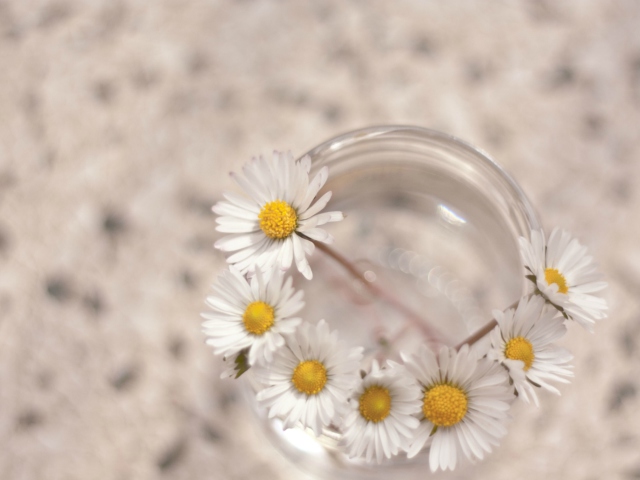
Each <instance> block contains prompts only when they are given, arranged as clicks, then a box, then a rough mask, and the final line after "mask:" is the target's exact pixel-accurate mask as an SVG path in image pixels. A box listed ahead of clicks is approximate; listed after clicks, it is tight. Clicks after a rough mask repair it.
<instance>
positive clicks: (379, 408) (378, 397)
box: [360, 385, 391, 423]
mask: <svg viewBox="0 0 640 480" xmlns="http://www.w3.org/2000/svg"><path fill="white" fill-rule="evenodd" d="M389 412H391V395H390V394H389V390H388V389H387V388H384V387H381V386H379V385H373V386H371V387H369V388H367V389H366V390H365V391H364V393H363V394H362V395H360V415H362V416H363V417H364V418H365V419H366V420H368V421H369V422H373V423H378V422H381V421H382V420H384V419H385V418H387V416H388V415H389Z"/></svg>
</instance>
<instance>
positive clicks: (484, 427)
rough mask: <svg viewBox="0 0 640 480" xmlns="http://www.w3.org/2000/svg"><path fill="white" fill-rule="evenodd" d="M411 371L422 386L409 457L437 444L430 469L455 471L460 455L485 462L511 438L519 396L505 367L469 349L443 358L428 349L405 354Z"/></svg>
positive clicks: (449, 351)
mask: <svg viewBox="0 0 640 480" xmlns="http://www.w3.org/2000/svg"><path fill="white" fill-rule="evenodd" d="M402 358H403V360H404V361H405V365H406V367H407V369H408V370H409V372H410V373H411V374H412V375H414V376H415V377H416V379H417V380H418V383H419V384H420V386H421V387H422V402H421V404H422V405H421V406H422V411H421V412H420V414H419V418H420V426H419V427H418V429H417V430H416V433H415V435H414V438H413V442H412V443H411V445H410V446H409V448H408V449H407V456H408V457H409V458H412V457H414V456H415V455H417V454H418V452H420V450H422V448H423V446H424V445H425V444H426V443H427V441H428V440H429V439H431V443H430V445H431V446H430V450H429V466H430V468H431V471H432V472H435V471H436V470H437V469H438V468H440V469H442V470H447V469H451V470H453V469H454V468H455V466H456V464H457V462H458V455H459V452H462V453H463V454H464V456H465V457H467V458H468V459H469V460H474V459H476V458H477V459H482V458H483V457H484V454H485V452H491V446H492V445H498V441H499V439H500V438H502V437H503V436H504V435H506V433H507V429H506V427H505V423H506V421H507V419H508V413H507V412H508V410H509V407H510V402H511V401H512V400H513V398H514V396H513V393H512V392H511V390H510V389H509V387H508V380H509V377H508V375H507V373H506V371H505V369H504V368H502V367H501V366H500V364H499V363H497V362H493V361H491V360H488V359H486V358H483V359H480V360H478V359H477V358H476V354H475V353H474V351H471V350H469V346H468V345H464V346H463V347H462V348H461V349H460V351H458V352H456V350H455V349H453V348H448V347H443V348H442V349H441V350H440V352H439V354H438V356H436V355H435V353H433V352H432V351H431V350H430V349H428V348H427V347H426V346H423V347H422V348H421V349H420V351H419V352H418V354H417V355H410V356H408V355H404V354H403V355H402Z"/></svg>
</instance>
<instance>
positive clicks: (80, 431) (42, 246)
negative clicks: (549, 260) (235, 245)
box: [0, 0, 640, 480]
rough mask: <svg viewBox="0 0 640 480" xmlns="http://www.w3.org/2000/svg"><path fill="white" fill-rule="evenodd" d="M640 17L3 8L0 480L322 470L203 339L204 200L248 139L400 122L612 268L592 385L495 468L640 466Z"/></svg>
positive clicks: (594, 349)
mask: <svg viewBox="0 0 640 480" xmlns="http://www.w3.org/2000/svg"><path fill="white" fill-rule="evenodd" d="M638 25H640V3H638V2H636V1H634V0H627V1H604V0H603V1H567V2H551V1H531V2H515V1H514V2H504V1H492V2H472V1H453V2H432V1H419V0H414V1H408V0H407V1H399V2H383V1H370V2H364V1H348V2H340V1H315V2H298V1H295V0H290V1H281V2H261V1H248V0H245V1H237V2H232V1H215V0H198V1H183V0H159V1H155V2H143V1H135V0H130V1H111V0H103V1H100V0H94V1H81V0H59V1H40V0H28V1H22V0H14V1H2V0H0V64H1V65H2V67H1V68H0V446H1V448H0V478H2V479H7V480H36V479H47V480H75V479H83V480H86V479H96V480H121V479H141V480H147V479H156V478H171V479H190V480H197V479H207V480H214V479H239V480H240V479H255V478H262V479H275V480H280V479H282V480H284V479H294V478H295V479H298V478H301V474H300V473H299V472H298V471H297V470H296V469H295V468H294V467H293V466H291V465H290V464H289V463H288V462H287V461H285V460H284V459H282V458H279V457H278V456H277V454H276V453H275V452H274V451H273V450H272V449H271V448H270V447H269V446H268V445H265V444H264V440H263V439H261V438H260V437H259V436H257V435H256V433H255V430H254V429H253V425H252V420H251V416H250V415H249V414H248V412H247V411H246V408H245V407H243V405H242V402H239V399H238V396H237V392H235V390H234V388H233V386H230V383H229V382H223V381H220V380H218V376H219V373H220V370H221V368H222V367H221V365H220V363H219V362H218V361H217V360H216V359H215V358H213V356H212V355H211V352H210V351H209V350H208V349H207V348H206V346H205V345H204V341H203V337H202V335H201V333H200V328H199V321H200V320H199V312H200V311H201V310H202V308H203V299H204V297H205V295H206V294H207V291H208V285H209V283H210V282H211V281H212V279H213V278H214V276H215V273H216V271H217V270H218V269H219V268H220V267H221V266H222V265H223V261H224V260H223V257H222V256H221V255H220V254H219V253H217V252H215V251H214V250H213V248H212V247H211V244H212V243H213V241H214V240H215V239H216V238H217V237H218V234H216V232H215V231H214V218H213V216H212V214H211V213H210V210H209V209H210V206H211V205H212V204H213V203H214V202H215V201H216V200H217V199H219V198H220V192H221V189H222V188H226V187H227V186H228V182H227V177H226V172H227V171H229V170H231V169H236V168H238V166H239V165H241V163H242V162H244V161H245V160H246V159H248V158H249V157H250V156H251V155H253V154H256V153H259V152H267V151H269V150H271V149H273V148H280V149H291V150H293V151H294V152H295V153H302V152H303V151H306V150H307V149H309V148H311V147H313V146H314V145H316V144H318V143H320V142H321V141H323V140H325V139H327V138H329V137H331V136H333V135H335V134H338V133H342V132H345V131H348V130H352V129H354V128H358V127H363V126H368V125H373V124H389V123H396V124H413V125H420V126H425V127H431V128H434V129H437V130H441V131H445V132H448V133H451V134H454V135H456V136H458V137H460V138H463V139H466V140H467V141H469V142H471V143H473V144H475V145H477V146H479V147H481V148H483V149H484V150H486V151H487V152H489V153H490V154H491V155H492V156H493V157H494V158H496V159H497V160H498V161H499V162H500V163H501V164H502V165H503V166H504V167H505V168H506V169H507V170H508V171H509V172H510V173H511V174H512V175H513V176H514V177H515V178H516V179H517V180H518V181H519V183H520V184H521V186H522V187H523V189H524V190H525V192H526V193H527V194H528V195H529V197H530V199H531V200H532V202H533V203H534V204H535V205H536V206H537V208H538V211H539V213H540V217H541V218H542V219H543V220H544V223H545V225H546V226H547V227H548V228H549V227H552V226H555V225H560V226H564V227H565V228H568V229H570V230H571V231H572V232H574V233H575V234H576V235H577V236H578V237H579V238H581V239H582V240H583V241H584V242H585V243H586V244H587V245H588V246H589V247H590V249H591V251H592V252H593V254H594V255H595V256H596V258H597V259H598V260H599V262H600V264H601V266H602V269H603V270H604V271H605V273H606V275H607V278H608V280H609V281H610V288H609V289H608V290H607V292H606V296H607V299H608V301H609V302H610V307H611V316H610V319H609V320H607V321H606V322H602V323H601V324H599V325H598V327H597V331H596V334H595V335H590V334H588V333H585V332H583V331H582V330H580V329H578V328H572V329H571V331H570V335H569V336H568V337H567V339H566V341H565V342H564V344H565V346H567V347H568V348H570V349H571V350H572V351H573V353H574V355H575V356H576V360H575V374H576V378H575V380H574V381H573V383H572V384H571V385H568V386H563V387H562V396H561V397H555V396H553V395H543V396H542V406H541V407H540V408H539V409H535V408H525V406H522V405H521V406H519V407H517V408H516V411H515V412H514V417H515V418H514V421H513V423H512V424H511V426H510V432H509V436H508V437H507V439H506V440H505V441H504V442H503V445H502V446H501V447H500V449H499V450H498V451H497V452H496V453H495V454H493V455H492V456H491V457H489V459H488V460H487V461H485V462H483V463H480V464H479V465H478V467H477V468H476V469H475V470H474V472H475V476H474V478H478V479H481V478H482V479H485V478H486V479H492V480H501V479H504V480H507V479H509V480H511V479H513V478H520V479H532V480H533V479H536V480H538V479H540V478H549V479H554V478H562V479H565V480H573V479H576V480H582V479H584V480H591V479H601V478H607V479H634V478H640V434H639V433H638V426H639V425H640V408H639V407H640V398H639V396H638V388H640V385H639V383H640V380H638V378H639V376H638V367H640V315H639V312H638V306H639V304H640V300H638V292H639V291H640V249H639V248H638V243H639V239H640V213H639V212H640V195H639V194H638V191H637V185H638V184H639V182H640V161H639V159H640V143H639V142H638V140H637V138H638V137H637V134H638V125H640V29H639V28H638ZM449 478H456V474H454V475H450V476H449Z"/></svg>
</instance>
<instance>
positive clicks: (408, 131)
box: [300, 125, 542, 236]
mask: <svg viewBox="0 0 640 480" xmlns="http://www.w3.org/2000/svg"><path fill="white" fill-rule="evenodd" d="M396 133H402V134H405V135H406V136H407V137H414V138H415V139H420V138H424V137H426V138H428V139H430V140H435V141H439V142H441V143H444V144H447V145H449V146H453V147H456V148H459V149H461V150H465V151H467V152H469V153H471V154H472V155H474V156H475V157H476V158H477V159H479V160H480V161H482V162H483V163H484V164H485V165H487V166H488V167H489V168H490V169H492V170H493V171H494V172H495V173H496V174H497V175H498V176H499V177H500V178H501V180H502V181H503V182H504V184H505V186H506V187H507V188H508V190H510V193H511V195H513V197H515V198H517V199H518V205H519V208H520V210H521V211H522V213H523V215H524V216H525V217H526V218H527V220H528V222H529V225H530V227H531V230H539V229H541V228H542V227H541V224H540V221H539V220H538V215H537V213H536V210H535V208H534V207H533V205H532V203H531V202H530V200H529V198H528V197H527V196H526V194H525V193H524V191H523V190H522V187H520V185H519V184H518V182H516V181H515V179H514V178H513V177H512V176H511V175H510V174H509V173H508V172H507V171H506V170H505V169H504V168H503V167H502V165H500V164H499V163H498V162H497V161H496V160H494V159H493V157H491V156H490V155H489V154H488V153H487V152H485V151H484V150H483V149H481V148H479V147H476V146H474V145H472V144H470V143H469V142H466V141H464V140H462V139H460V138H458V137H456V136H454V135H450V134H448V133H443V132H440V131H438V130H433V129H430V128H426V127H419V126H415V125H373V126H369V127H364V128H359V129H355V130H351V131H348V132H345V133H342V134H340V135H336V136H334V137H331V138H329V139H328V140H325V141H324V142H322V143H320V144H318V145H317V146H315V147H313V148H312V149H310V150H309V151H307V152H306V153H305V154H303V155H302V156H301V157H300V158H302V157H305V156H306V155H309V156H310V157H311V160H312V161H313V160H314V159H315V158H317V157H319V156H322V155H323V154H325V153H326V152H333V151H336V150H339V149H342V148H344V147H346V146H353V145H357V144H358V143H361V142H364V141H366V140H369V139H371V138H378V137H384V136H386V135H390V134H396ZM528 234H529V232H527V236H528Z"/></svg>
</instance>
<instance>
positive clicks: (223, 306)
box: [202, 266, 304, 365]
mask: <svg viewBox="0 0 640 480" xmlns="http://www.w3.org/2000/svg"><path fill="white" fill-rule="evenodd" d="M292 283H293V279H292V278H291V277H289V278H287V280H286V281H284V276H283V273H282V272H281V271H280V270H279V269H277V268H276V269H274V270H272V271H271V272H268V278H267V276H266V275H265V274H263V273H262V272H261V271H260V270H257V271H256V275H255V276H254V277H253V278H252V279H251V280H250V281H248V280H247V279H246V278H245V277H244V276H243V275H242V274H241V273H240V272H239V271H238V270H237V269H236V268H234V267H233V266H230V267H229V269H227V270H225V271H224V272H223V273H222V275H220V276H219V277H218V282H217V283H216V284H215V285H213V291H214V294H213V295H211V296H208V297H207V305H209V307H211V308H212V309H213V312H206V313H203V314H202V316H203V317H204V318H205V319H206V321H205V322H203V323H202V327H203V331H204V333H205V334H206V335H207V336H208V337H209V338H208V339H207V344H208V345H211V346H212V347H213V353H215V354H216V355H224V357H225V358H227V357H232V356H234V355H235V354H237V353H238V352H240V351H241V350H244V349H246V348H248V349H249V354H248V357H249V365H254V364H255V363H256V362H257V361H267V362H270V361H271V360H272V358H273V352H274V351H275V350H276V349H277V348H278V347H281V346H282V345H284V338H283V335H284V334H288V333H292V332H293V331H294V330H295V328H296V327H297V326H298V324H299V323H300V322H301V319H300V318H292V315H294V314H296V313H297V312H298V311H300V310H301V309H302V307H303V306H304V302H303V301H302V296H303V292H302V291H301V290H300V291H298V292H296V291H295V290H294V288H293V287H292V286H291V285H292Z"/></svg>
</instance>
